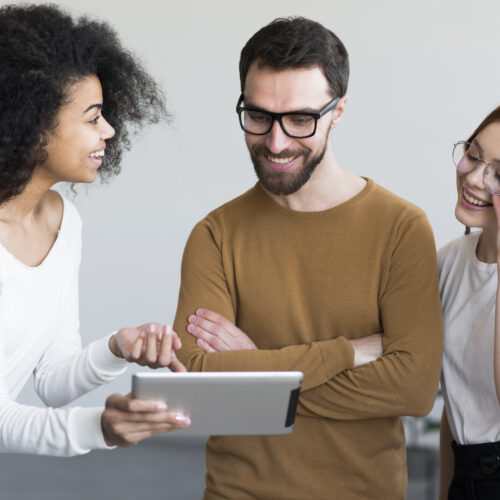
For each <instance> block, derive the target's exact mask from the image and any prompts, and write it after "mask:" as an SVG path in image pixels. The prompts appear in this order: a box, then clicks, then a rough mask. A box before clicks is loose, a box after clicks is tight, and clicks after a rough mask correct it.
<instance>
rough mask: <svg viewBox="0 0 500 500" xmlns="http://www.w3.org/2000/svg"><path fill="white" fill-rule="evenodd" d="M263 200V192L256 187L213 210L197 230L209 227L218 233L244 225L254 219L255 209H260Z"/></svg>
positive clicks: (198, 225)
mask: <svg viewBox="0 0 500 500" xmlns="http://www.w3.org/2000/svg"><path fill="white" fill-rule="evenodd" d="M261 198H262V195H261V191H260V190H259V189H258V187H257V185H255V186H253V187H252V188H250V189H249V190H248V191H245V192H244V193H243V194H241V195H239V196H237V197H236V198H233V199H232V200H230V201H228V202H227V203H224V204H223V205H221V206H220V207H217V208H216V209H214V210H212V211H211V212H210V213H209V214H208V215H206V216H205V217H204V218H203V219H202V220H201V221H199V222H198V224H196V226H195V230H196V229H197V228H200V227H208V228H210V229H211V230H213V231H217V230H221V229H222V228H224V227H231V226H233V225H234V224H244V222H245V220H246V219H248V218H249V217H252V214H253V213H254V211H255V209H256V208H258V207H259V205H260V201H259V200H260V199H261Z"/></svg>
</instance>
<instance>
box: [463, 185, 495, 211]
mask: <svg viewBox="0 0 500 500" xmlns="http://www.w3.org/2000/svg"><path fill="white" fill-rule="evenodd" d="M462 197H463V199H464V200H465V201H466V202H467V203H469V204H471V205H474V206H475V207H477V208H487V207H492V206H493V205H492V204H491V203H488V202H486V201H484V200H481V199H480V198H478V197H477V196H474V195H473V194H472V193H471V192H470V191H467V189H466V188H463V189H462Z"/></svg>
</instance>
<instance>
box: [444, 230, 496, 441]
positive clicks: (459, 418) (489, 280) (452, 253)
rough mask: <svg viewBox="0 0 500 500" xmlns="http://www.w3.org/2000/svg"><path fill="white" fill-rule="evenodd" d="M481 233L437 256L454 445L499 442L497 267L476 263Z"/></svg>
mask: <svg viewBox="0 0 500 500" xmlns="http://www.w3.org/2000/svg"><path fill="white" fill-rule="evenodd" d="M480 234H481V233H480V232H475V233H472V234H470V235H467V236H462V237H460V238H457V239H456V240H454V241H452V242H450V243H448V245H446V246H445V247H443V248H442V249H441V250H439V252H438V262H439V288H440V292H441V303H442V307H443V316H444V356H443V371H442V376H441V387H442V390H443V397H444V403H445V407H446V412H447V415H448V420H449V423H450V428H451V433H452V435H453V438H454V439H455V441H456V442H457V443H459V444H476V443H485V442H492V441H500V405H499V404H498V400H497V396H496V391H495V382H494V378H493V340H494V332H495V300H496V293H497V283H498V275H497V265H496V263H495V264H486V263H484V262H480V261H479V260H478V259H477V257H476V246H477V242H478V240H479V235H480Z"/></svg>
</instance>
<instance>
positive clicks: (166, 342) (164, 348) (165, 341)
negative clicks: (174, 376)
mask: <svg viewBox="0 0 500 500" xmlns="http://www.w3.org/2000/svg"><path fill="white" fill-rule="evenodd" d="M171 352H172V334H171V333H165V332H164V333H163V336H162V338H161V344H160V354H159V356H158V364H159V365H161V366H168V365H169V364H170V355H171Z"/></svg>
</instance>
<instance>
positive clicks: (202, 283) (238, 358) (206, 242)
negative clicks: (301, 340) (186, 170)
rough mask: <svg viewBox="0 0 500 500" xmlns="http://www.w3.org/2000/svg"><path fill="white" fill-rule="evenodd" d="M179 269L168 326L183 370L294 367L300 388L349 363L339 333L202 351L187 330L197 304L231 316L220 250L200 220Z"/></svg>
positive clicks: (344, 341)
mask: <svg viewBox="0 0 500 500" xmlns="http://www.w3.org/2000/svg"><path fill="white" fill-rule="evenodd" d="M181 272H182V276H181V289H180V293H179V303H178V308H177V314H176V318H175V322H174V328H175V330H176V331H177V332H178V334H179V337H180V338H181V340H182V348H181V349H180V350H179V351H178V358H179V360H180V361H181V362H182V363H184V364H185V365H186V368H187V369H188V370H189V371H285V370H298V371H301V372H303V373H304V379H303V383H302V387H303V388H305V389H308V388H312V387H317V386H319V385H321V384H324V383H325V382H326V381H327V380H329V379H330V378H331V377H333V376H334V375H336V374H337V373H339V372H341V371H343V370H346V369H348V368H352V367H354V351H353V349H352V347H351V345H350V344H349V342H348V340H347V339H346V338H344V337H338V338H334V339H331V340H324V341H320V342H311V343H309V344H302V345H289V346H286V347H283V348H281V349H247V350H232V351H229V350H226V351H223V352H214V353H206V352H205V351H204V350H203V349H201V348H200V347H199V346H198V345H197V344H196V338H195V337H193V336H192V335H190V334H189V333H188V331H187V326H188V318H189V317H190V316H192V315H193V314H194V313H195V311H196V309H197V308H199V307H203V308H204V309H207V310H212V311H216V312H217V313H219V314H221V315H222V316H224V317H225V318H227V319H228V320H229V321H230V322H232V323H235V314H236V313H235V311H236V304H235V303H234V298H233V297H231V294H230V293H229V289H228V284H227V281H226V276H225V273H224V270H223V266H222V257H221V253H220V251H219V248H218V246H217V245H216V243H215V241H214V239H213V235H212V234H211V232H210V228H209V226H208V225H207V224H206V223H200V224H198V225H197V226H196V227H195V228H194V229H193V232H192V233H191V236H190V237H189V240H188V242H187V244H186V248H185V251H184V257H183V261H182V271H181Z"/></svg>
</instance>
